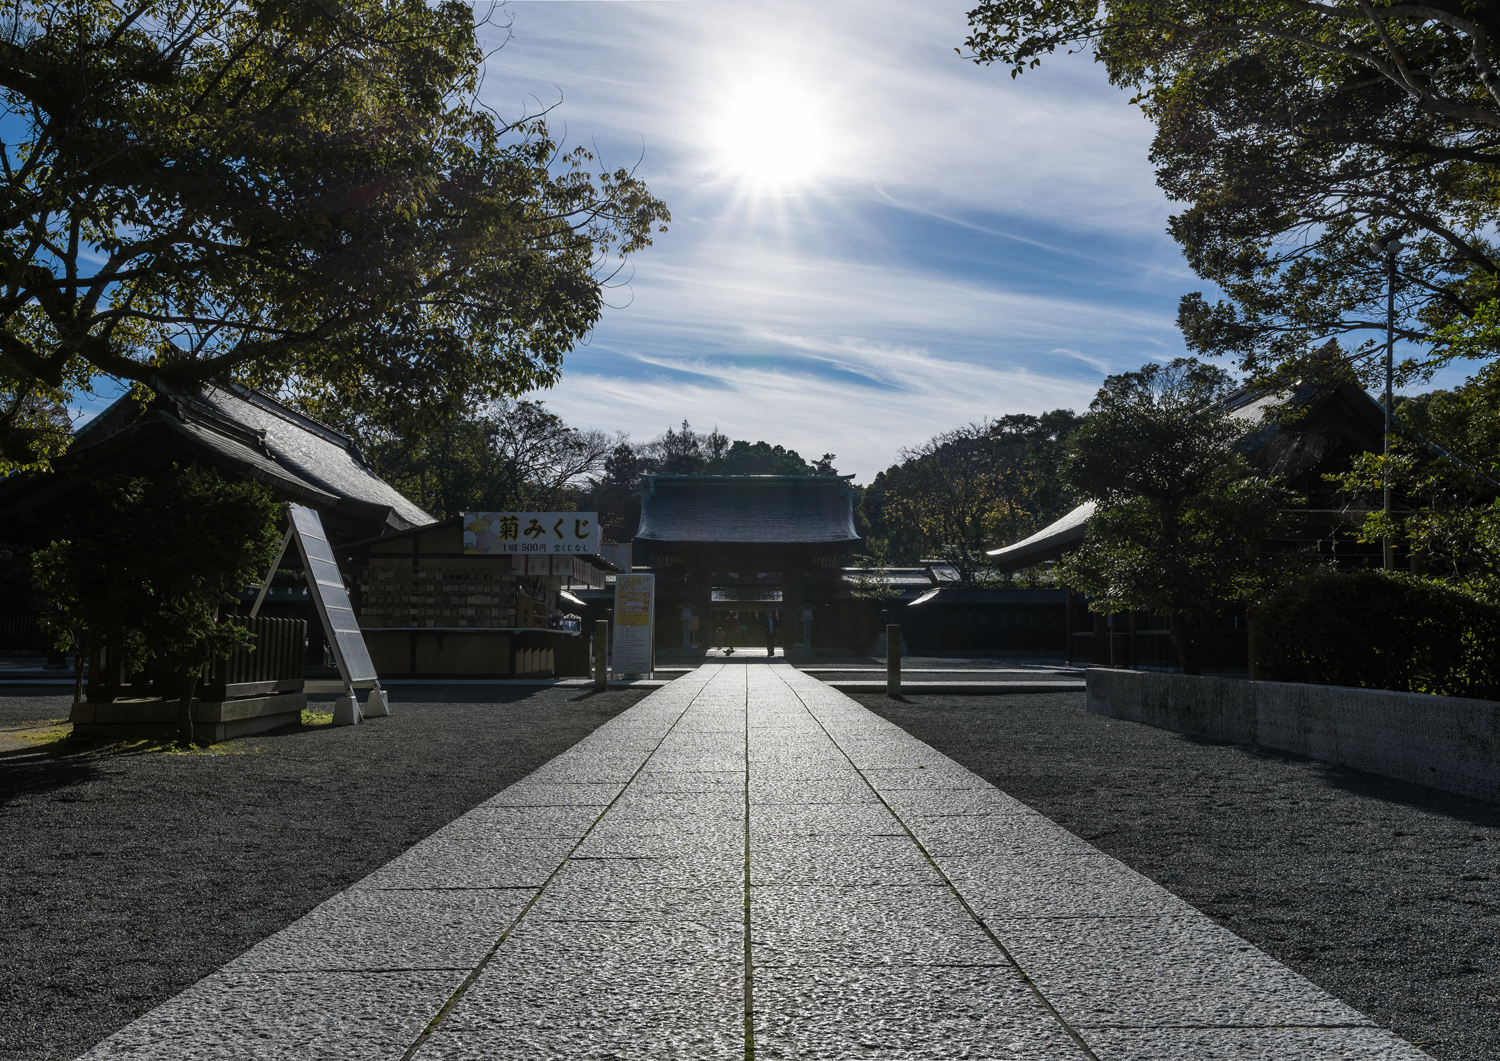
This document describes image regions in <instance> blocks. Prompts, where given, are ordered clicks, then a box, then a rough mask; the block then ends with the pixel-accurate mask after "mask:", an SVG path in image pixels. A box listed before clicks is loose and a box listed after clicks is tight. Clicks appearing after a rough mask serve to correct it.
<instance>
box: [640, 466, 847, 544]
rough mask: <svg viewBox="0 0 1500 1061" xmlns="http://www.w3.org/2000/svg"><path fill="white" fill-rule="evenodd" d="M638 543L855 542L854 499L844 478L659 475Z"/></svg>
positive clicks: (647, 492) (646, 491)
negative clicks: (641, 541) (643, 541)
mask: <svg viewBox="0 0 1500 1061" xmlns="http://www.w3.org/2000/svg"><path fill="white" fill-rule="evenodd" d="M635 536H636V538H638V539H642V540H645V541H657V542H684V543H687V542H703V543H724V544H741V545H752V544H753V545H761V544H797V543H812V542H837V543H846V542H848V543H852V542H856V541H858V540H859V533H858V532H857V531H856V530H855V529H854V496H853V494H852V492H851V491H850V488H849V480H848V479H845V478H843V477H841V476H836V475H653V476H648V477H647V478H646V485H645V487H644V488H643V489H642V490H641V522H640V529H639V530H637V531H636V535H635Z"/></svg>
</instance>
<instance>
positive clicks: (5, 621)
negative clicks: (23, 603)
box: [0, 608, 52, 652]
mask: <svg viewBox="0 0 1500 1061" xmlns="http://www.w3.org/2000/svg"><path fill="white" fill-rule="evenodd" d="M41 619H42V613H41V612H39V611H37V610H36V609H35V608H0V649H9V650H12V651H14V650H18V649H19V650H24V649H33V650H35V651H38V652H45V651H47V650H48V649H49V648H51V647H52V639H51V637H50V636H49V635H48V633H47V631H45V630H43V629H42V625H41Z"/></svg>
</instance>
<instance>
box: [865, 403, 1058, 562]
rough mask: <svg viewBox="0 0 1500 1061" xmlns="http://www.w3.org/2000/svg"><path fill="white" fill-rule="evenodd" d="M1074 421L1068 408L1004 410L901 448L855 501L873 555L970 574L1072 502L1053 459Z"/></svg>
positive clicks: (878, 558) (894, 560)
mask: <svg viewBox="0 0 1500 1061" xmlns="http://www.w3.org/2000/svg"><path fill="white" fill-rule="evenodd" d="M1077 424H1078V418H1077V417H1076V416H1074V415H1073V412H1072V411H1071V410H1069V409H1055V410H1053V411H1052V412H1049V413H1043V414H1042V415H1041V416H1031V415H1028V414H1024V413H1020V414H1013V415H1009V416H1002V417H1000V418H999V419H996V420H985V421H980V422H978V423H973V424H968V425H966V426H964V427H961V428H957V429H955V430H952V431H946V432H944V433H943V434H941V435H938V436H936V437H934V438H932V439H929V440H928V441H927V442H925V443H923V444H922V445H920V446H917V447H915V448H912V449H908V450H903V451H902V453H901V458H902V459H901V461H900V463H898V464H895V465H892V466H891V467H890V468H887V469H886V470H885V471H883V472H880V473H878V474H877V475H876V476H875V480H874V482H872V483H871V484H870V486H869V487H868V488H867V489H866V490H865V492H864V497H863V499H862V500H861V503H860V509H861V512H862V515H863V517H864V520H865V523H866V525H867V526H868V528H869V537H868V540H867V546H868V548H869V549H870V551H871V553H872V555H873V556H874V557H875V558H876V559H877V560H879V561H881V562H884V563H896V564H899V563H914V562H916V561H917V560H920V559H924V558H929V557H935V558H942V559H945V560H947V561H949V562H950V563H952V564H953V565H954V566H955V567H956V568H957V569H958V572H959V575H960V577H961V578H962V579H963V580H964V581H973V580H974V579H975V578H976V577H977V576H978V574H979V573H980V572H981V571H982V570H983V569H984V568H985V566H986V562H987V561H986V559H985V555H984V554H985V552H986V551H987V550H989V549H993V548H995V547H996V545H1006V544H1010V543H1012V542H1015V541H1018V540H1019V539H1021V538H1024V537H1025V536H1026V535H1028V534H1030V533H1032V532H1033V531H1034V530H1036V529H1037V528H1038V527H1039V526H1041V525H1042V524H1043V523H1045V522H1047V521H1049V520H1052V519H1054V518H1056V517H1057V516H1059V515H1061V514H1062V513H1063V512H1064V511H1066V510H1067V508H1068V507H1070V505H1071V504H1072V497H1071V494H1070V493H1069V491H1068V490H1067V489H1066V488H1065V487H1064V486H1063V484H1062V482H1061V480H1060V479H1059V478H1058V461H1059V460H1060V458H1061V456H1062V442H1063V439H1064V438H1066V437H1067V435H1068V433H1069V432H1071V431H1072V430H1073V429H1074V428H1075V427H1076V426H1077Z"/></svg>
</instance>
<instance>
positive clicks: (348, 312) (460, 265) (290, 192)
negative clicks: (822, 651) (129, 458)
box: [0, 0, 667, 473]
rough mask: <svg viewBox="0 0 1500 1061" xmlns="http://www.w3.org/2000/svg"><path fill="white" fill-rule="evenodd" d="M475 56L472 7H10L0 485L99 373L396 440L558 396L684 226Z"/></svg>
mask: <svg viewBox="0 0 1500 1061" xmlns="http://www.w3.org/2000/svg"><path fill="white" fill-rule="evenodd" d="M484 59H485V56H484V55H483V54H482V53H481V51H480V48H479V45H478V41H477V36H476V26H475V19H474V13H473V8H472V6H471V5H469V4H466V3H461V2H458V0H440V2H436V3H427V2H425V0H326V2H319V3H310V2H307V0H249V2H239V0H129V2H126V3H119V4H111V3H97V2H95V0H11V2H10V3H9V4H7V6H6V16H5V18H4V19H3V22H0V107H3V111H0V127H3V129H4V130H5V136H4V143H3V144H0V189H3V200H0V201H3V210H4V218H5V228H4V237H3V241H0V277H3V279H0V473H3V471H4V470H5V469H6V468H7V467H10V466H15V465H17V464H27V463H39V462H44V461H45V460H46V458H47V456H48V455H49V454H52V453H55V452H56V451H57V450H58V449H59V448H60V447H61V446H62V444H63V442H62V438H63V434H62V432H61V431H60V428H59V425H57V424H56V423H55V422H53V421H52V420H49V418H48V415H47V410H48V409H49V408H52V407H55V406H56V405H58V404H59V403H62V402H64V401H65V400H66V398H67V397H68V396H69V395H70V394H71V393H73V392H75V391H77V390H79V389H86V388H88V387H89V386H90V384H91V382H92V381H93V380H95V379H96V378H97V377H98V376H100V375H101V374H103V375H108V376H113V377H115V378H117V379H120V380H125V381H130V382H133V383H136V384H140V385H143V386H145V387H147V388H159V387H160V386H161V385H164V384H165V385H176V386H182V387H191V386H192V385H194V384H197V383H200V382H202V381H205V380H211V379H223V378H226V377H231V378H235V379H238V380H240V381H242V382H245V383H250V384H254V385H256V386H259V387H262V388H265V389H268V390H271V391H274V392H277V393H281V394H283V395H287V396H290V397H291V398H293V399H295V400H297V401H299V402H301V404H303V405H304V406H305V407H306V408H308V410H309V411H311V412H313V413H314V414H316V415H325V414H326V413H327V412H328V411H329V410H336V409H345V410H348V409H353V410H357V411H359V412H360V413H361V414H363V415H366V416H370V417H374V418H376V419H380V420H387V421H388V420H391V419H393V418H396V417H397V415H398V414H402V413H403V411H405V414H404V415H406V416H407V419H408V420H410V411H411V410H418V411H420V410H431V411H432V414H433V416H434V417H437V418H438V419H441V418H442V417H443V416H446V415H447V412H446V411H447V410H452V409H454V408H458V407H461V406H462V405H463V404H464V403H473V402H480V401H484V400H488V399H492V398H496V397H502V396H512V395H516V394H519V393H521V392H523V391H525V390H527V389H530V388H532V387H534V386H538V385H545V384H547V383H549V382H551V381H553V380H555V379H556V378H557V375H558V372H559V370H560V366H561V362H562V357H563V354H564V353H565V352H566V351H567V350H569V349H570V348H571V347H572V345H573V344H574V342H575V341H576V340H577V339H578V338H579V337H580V336H583V335H584V334H586V333H587V332H588V331H589V330H590V329H591V328H592V327H593V325H594V324H595V322H596V321H597V319H598V317H599V313H600V309H601V306H602V298H601V290H602V286H603V285H604V284H605V283H606V282H607V281H608V279H609V277H610V276H611V275H613V270H614V269H615V268H617V264H613V265H612V264H611V263H612V262H616V263H617V259H618V257H619V256H624V255H628V254H630V253H632V252H634V251H637V250H639V249H641V248H643V247H645V246H647V245H648V244H649V243H650V241H651V234H652V232H653V231H654V230H657V229H659V226H660V223H661V222H664V221H665V220H667V211H666V209H665V207H664V206H663V204H662V203H661V202H660V201H659V200H657V199H656V198H654V197H653V196H652V195H651V194H650V192H649V190H648V189H647V188H646V186H645V185H644V184H643V183H642V182H641V181H640V180H639V179H637V178H636V177H635V176H634V175H633V174H632V173H631V172H629V171H627V170H624V169H614V170H608V169H605V168H603V167H598V168H595V167H596V162H595V160H594V159H593V157H592V156H591V155H590V154H589V153H588V152H586V151H584V150H582V149H581V148H580V149H576V150H572V151H564V149H563V148H562V147H560V146H559V145H558V143H557V142H556V141H555V140H554V139H553V138H552V137H551V135H550V133H549V131H548V127H547V125H546V122H545V120H544V119H543V117H541V116H535V115H533V116H528V117H523V118H521V119H518V120H516V121H513V122H507V121H503V120H500V119H498V118H497V117H496V115H495V114H494V113H493V112H492V111H490V110H489V109H487V108H486V107H484V106H483V105H482V104H480V103H479V102H478V100H477V96H476V93H477V91H478V87H479V83H480V79H481V75H482V72H483V63H484ZM427 426H429V427H430V426H431V424H428V425H427Z"/></svg>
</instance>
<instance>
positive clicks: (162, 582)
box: [34, 466, 281, 741]
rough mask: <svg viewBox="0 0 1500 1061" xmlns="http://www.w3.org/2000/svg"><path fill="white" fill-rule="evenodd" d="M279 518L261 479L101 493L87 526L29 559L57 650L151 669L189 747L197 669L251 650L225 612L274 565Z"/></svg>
mask: <svg viewBox="0 0 1500 1061" xmlns="http://www.w3.org/2000/svg"><path fill="white" fill-rule="evenodd" d="M280 511H281V506H280V505H278V504H277V503H275V502H274V501H273V500H272V499H271V493H270V491H269V490H268V489H267V488H266V487H265V486H263V485H261V484H259V483H231V482H225V481H224V480H223V479H221V478H219V476H218V474H217V473H215V472H214V471H212V470H199V469H196V468H191V467H190V468H185V469H179V468H177V467H175V466H174V467H173V468H172V469H171V471H170V472H169V473H166V474H163V475H160V476H157V477H154V478H140V479H131V480H128V481H126V482H124V483H122V484H120V485H119V486H117V487H114V488H112V489H107V490H105V491H104V492H103V495H102V497H101V498H100V501H99V504H98V505H97V506H96V507H95V508H94V509H93V511H91V512H90V513H89V514H88V516H87V517H86V518H84V519H81V520H77V521H74V522H73V523H72V525H71V526H69V527H68V528H67V531H66V532H65V535H64V536H63V537H62V538H59V539H58V540H56V541H54V542H52V543H51V544H50V545H49V546H47V547H46V548H44V549H40V550H38V551H37V553H36V554H35V558H34V564H35V572H36V580H37V584H38V586H39V588H40V589H41V590H42V591H43V593H44V594H45V595H46V597H47V599H48V602H49V611H48V616H49V618H48V623H49V625H50V627H51V629H52V630H53V631H54V633H55V634H56V636H57V638H58V647H60V648H69V647H71V648H73V649H75V651H77V652H78V654H79V655H80V656H81V655H82V654H83V652H84V651H85V646H86V644H87V643H88V642H93V643H95V644H97V643H99V641H100V639H102V640H103V642H104V643H106V644H108V645H109V647H110V649H111V650H112V651H113V652H116V653H119V654H120V656H121V657H122V658H123V660H124V662H125V665H126V667H127V669H130V670H138V669H139V668H140V667H142V666H144V665H146V664H148V663H155V664H157V665H158V666H159V667H161V668H162V669H164V670H165V671H166V672H167V673H168V674H170V675H172V676H173V678H174V679H175V680H176V682H177V684H178V686H179V688H180V690H181V696H180V701H179V702H180V705H181V722H182V727H183V740H184V741H191V740H192V738H193V721H192V703H193V697H194V695H195V694H196V692H197V686H198V680H199V677H200V675H201V674H202V671H203V668H204V667H206V666H207V665H208V664H209V662H210V661H211V660H212V659H214V658H215V657H227V656H228V655H229V654H230V653H231V652H233V651H235V650H236V649H240V648H253V647H254V645H253V638H252V636H251V634H250V632H249V631H248V630H246V629H245V628H244V627H240V626H234V625H231V624H230V623H228V622H226V621H225V619H224V616H223V614H222V611H223V607H224V605H226V604H231V603H233V602H234V601H235V600H236V596H237V594H238V593H239V592H240V591H241V590H242V589H244V587H245V586H246V584H247V583H250V582H252V581H254V580H256V579H257V578H259V577H260V576H263V575H264V574H265V571H266V568H267V566H268V565H269V564H270V563H271V561H272V559H273V558H274V557H275V555H276V549H277V547H278V546H279V545H280V541H281V536H280V534H278V533H277V529H276V521H277V516H278V515H279V514H280Z"/></svg>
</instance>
